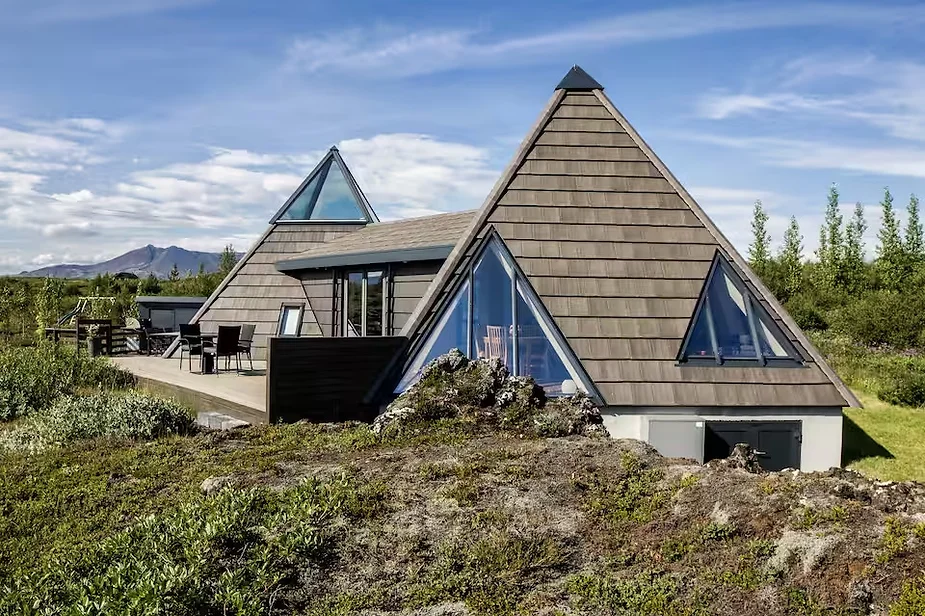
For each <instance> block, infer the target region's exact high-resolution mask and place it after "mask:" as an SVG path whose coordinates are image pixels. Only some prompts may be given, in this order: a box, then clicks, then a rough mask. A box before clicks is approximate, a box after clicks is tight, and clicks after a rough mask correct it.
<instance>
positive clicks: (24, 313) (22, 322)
mask: <svg viewBox="0 0 925 616" xmlns="http://www.w3.org/2000/svg"><path fill="white" fill-rule="evenodd" d="M30 303H31V302H30V298H29V291H28V289H27V286H26V284H25V283H22V284H19V285H17V287H16V290H15V291H14V292H13V314H14V315H15V316H16V320H17V321H19V328H20V333H21V334H22V335H23V336H25V335H26V323H27V322H29V321H30V320H31V318H30V315H29V307H30Z"/></svg>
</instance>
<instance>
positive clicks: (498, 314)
mask: <svg viewBox="0 0 925 616" xmlns="http://www.w3.org/2000/svg"><path fill="white" fill-rule="evenodd" d="M473 263H475V266H474V267H472V268H471V270H470V271H468V272H466V274H465V275H464V278H463V281H462V282H461V284H460V286H459V288H458V290H457V291H456V294H455V295H454V296H453V298H452V299H451V300H450V301H449V302H448V303H447V304H446V305H445V307H444V309H443V312H442V313H441V316H440V318H439V319H438V320H437V322H436V325H435V327H434V329H433V330H432V331H431V333H430V335H429V336H427V338H425V339H424V343H423V344H422V345H421V346H420V347H419V348H418V350H417V351H416V352H414V354H413V358H412V360H411V361H410V363H409V364H407V368H406V370H405V373H404V375H403V377H402V379H401V382H400V383H399V384H398V387H397V388H396V389H395V392H396V393H401V392H402V391H404V390H405V389H407V388H408V387H409V386H410V385H411V384H413V383H414V382H415V381H416V380H417V379H418V377H419V376H420V374H421V370H423V368H424V366H426V365H427V363H428V362H430V361H431V360H433V359H434V358H436V357H438V356H439V355H442V354H443V353H446V352H448V351H450V350H451V349H454V348H455V349H459V350H460V351H462V352H463V353H464V354H466V355H468V356H469V357H471V358H473V359H475V358H486V359H498V360H500V361H501V362H502V363H504V364H505V366H507V368H508V370H509V371H510V373H511V374H513V375H515V376H531V377H533V378H534V380H535V381H536V382H537V383H538V384H539V385H540V386H542V387H543V389H545V390H546V393H547V394H550V395H558V394H572V393H575V392H576V391H584V392H585V393H590V392H591V391H592V389H591V385H590V379H588V377H587V375H586V374H585V373H584V370H583V369H582V368H581V367H580V364H578V361H577V359H574V358H573V356H572V355H571V354H570V351H568V350H567V347H566V346H565V343H564V341H563V339H562V336H561V334H559V333H558V329H556V326H555V324H554V322H553V321H552V317H550V316H549V314H548V313H547V312H546V309H545V307H543V305H542V303H541V302H540V300H539V299H538V298H537V297H536V295H535V293H534V291H533V289H532V288H531V287H530V285H529V283H528V282H527V280H526V278H524V276H523V274H522V273H521V272H520V271H519V269H517V267H516V265H515V262H514V258H513V257H512V256H511V255H510V253H509V252H508V251H507V248H506V247H505V246H504V244H503V243H502V242H501V240H500V239H499V238H497V237H496V236H492V237H489V239H488V240H487V241H486V243H485V245H484V247H483V248H482V250H481V251H480V253H479V254H478V255H477V256H476V257H475V258H474V259H473ZM470 335H471V338H470V337H469V336H470Z"/></svg>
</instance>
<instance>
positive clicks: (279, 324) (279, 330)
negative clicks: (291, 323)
mask: <svg viewBox="0 0 925 616" xmlns="http://www.w3.org/2000/svg"><path fill="white" fill-rule="evenodd" d="M292 308H296V309H298V311H299V312H298V315H297V317H296V328H295V330H296V333H294V334H286V333H284V332H283V324H284V322H285V321H284V319H283V317H285V316H286V314H287V313H288V311H289V310H291V309H292ZM304 316H305V304H304V303H302V304H300V303H298V302H283V303H282V304H280V307H279V318H278V319H277V321H276V336H277V337H278V338H298V337H299V336H300V335H301V334H302V319H303V318H304Z"/></svg>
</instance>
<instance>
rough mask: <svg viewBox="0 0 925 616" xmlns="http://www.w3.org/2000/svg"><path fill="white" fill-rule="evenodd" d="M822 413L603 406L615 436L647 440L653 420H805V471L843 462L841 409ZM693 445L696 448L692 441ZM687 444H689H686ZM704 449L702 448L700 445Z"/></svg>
mask: <svg viewBox="0 0 925 616" xmlns="http://www.w3.org/2000/svg"><path fill="white" fill-rule="evenodd" d="M824 411H825V412H822V413H820V412H819V411H817V410H815V409H814V413H813V414H812V415H799V414H796V413H787V414H786V415H771V414H767V413H755V414H749V415H740V414H738V413H737V414H735V415H722V414H720V415H711V414H709V411H707V412H704V413H696V414H694V413H691V414H686V413H678V412H677V411H675V412H671V413H659V412H658V411H655V410H653V411H651V412H646V413H645V414H624V413H620V412H619V411H617V410H614V409H601V415H602V416H603V418H604V426H605V427H606V428H607V430H608V432H610V436H611V437H612V438H633V439H638V440H641V441H646V442H648V440H649V421H650V420H673V421H753V422H769V421H799V422H802V436H803V441H802V444H801V447H800V470H801V471H804V472H812V471H824V470H828V469H829V468H832V467H833V466H841V453H842V414H841V409H825V410H824ZM690 447H692V448H696V444H694V443H691V444H690ZM685 448H686V447H685ZM701 450H702V448H701Z"/></svg>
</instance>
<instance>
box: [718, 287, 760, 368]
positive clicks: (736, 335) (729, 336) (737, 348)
mask: <svg viewBox="0 0 925 616" xmlns="http://www.w3.org/2000/svg"><path fill="white" fill-rule="evenodd" d="M707 293H709V294H710V311H711V312H712V314H713V327H714V329H715V330H716V344H717V346H718V347H719V353H720V355H721V356H722V357H724V358H730V359H737V358H741V359H754V360H755V361H758V359H757V356H756V354H755V342H754V341H753V340H752V333H751V328H750V327H749V325H748V315H747V313H746V310H745V298H744V297H743V296H742V293H741V292H739V290H738V289H737V288H736V287H735V285H734V284H733V283H732V281H731V280H730V279H729V277H728V276H727V275H726V273H725V272H723V271H722V270H718V271H717V272H716V273H715V274H714V276H713V279H712V280H711V281H710V288H709V289H708V290H707Z"/></svg>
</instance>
